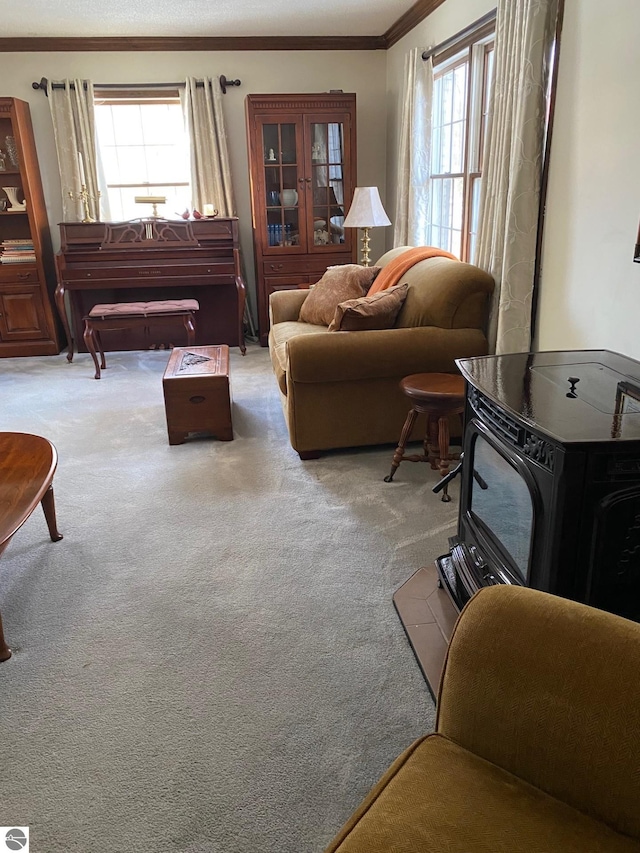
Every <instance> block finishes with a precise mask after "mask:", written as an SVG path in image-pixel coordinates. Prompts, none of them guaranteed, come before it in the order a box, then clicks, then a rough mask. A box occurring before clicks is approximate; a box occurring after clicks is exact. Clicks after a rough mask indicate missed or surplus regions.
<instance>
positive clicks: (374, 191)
mask: <svg viewBox="0 0 640 853" xmlns="http://www.w3.org/2000/svg"><path fill="white" fill-rule="evenodd" d="M343 224H344V227H345V228H376V227H377V226H380V225H391V220H390V219H389V217H388V216H387V214H386V213H385V211H384V207H383V206H382V202H381V201H380V193H379V192H378V187H356V188H355V192H354V193H353V201H352V202H351V207H350V208H349V213H347V218H346V219H345V220H344V223H343Z"/></svg>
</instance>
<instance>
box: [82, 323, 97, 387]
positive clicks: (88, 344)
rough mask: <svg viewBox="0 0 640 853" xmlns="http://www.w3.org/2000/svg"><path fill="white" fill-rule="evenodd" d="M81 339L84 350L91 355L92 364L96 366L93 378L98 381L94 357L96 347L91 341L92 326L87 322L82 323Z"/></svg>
mask: <svg viewBox="0 0 640 853" xmlns="http://www.w3.org/2000/svg"><path fill="white" fill-rule="evenodd" d="M82 337H83V338H84V343H85V346H86V348H87V349H88V350H89V352H90V353H91V358H92V359H93V363H94V364H95V366H96V374H95V377H94V378H95V379H100V365H99V364H98V356H97V355H96V345H95V342H94V340H93V326H92V324H91V322H90V321H89V320H85V321H84V334H83V336H82Z"/></svg>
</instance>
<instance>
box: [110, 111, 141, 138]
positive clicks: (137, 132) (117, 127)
mask: <svg viewBox="0 0 640 853" xmlns="http://www.w3.org/2000/svg"><path fill="white" fill-rule="evenodd" d="M110 109H111V113H112V116H113V131H114V137H115V144H116V145H142V141H143V140H142V121H141V119H140V105H139V104H134V105H132V106H124V105H115V106H112V107H110Z"/></svg>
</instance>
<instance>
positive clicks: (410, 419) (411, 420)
mask: <svg viewBox="0 0 640 853" xmlns="http://www.w3.org/2000/svg"><path fill="white" fill-rule="evenodd" d="M417 417H418V412H417V411H416V410H415V409H411V410H410V411H409V414H408V415H407V419H406V421H405V422H404V426H403V427H402V433H401V435H400V443H399V444H398V446H397V447H396V451H395V453H394V454H393V461H392V462H391V471H390V472H389V474H388V475H387V476H386V477H385V478H384V481H385V483H390V482H391V481H392V480H393V475H394V474H395V473H396V471H397V469H398V466H399V465H400V463H401V462H402V457H403V456H404V448H405V446H406V444H407V441H408V439H409V436H410V435H411V430H412V429H413V425H414V424H415V422H416V418H417Z"/></svg>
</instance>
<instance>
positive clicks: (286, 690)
mask: <svg viewBox="0 0 640 853" xmlns="http://www.w3.org/2000/svg"><path fill="white" fill-rule="evenodd" d="M167 360H168V353H166V352H146V353H111V354H108V365H109V367H108V369H107V370H106V371H105V372H104V374H103V378H102V379H101V380H100V381H95V380H94V379H93V378H92V376H93V370H92V366H91V364H90V359H89V357H88V356H87V355H79V356H76V360H75V361H74V363H73V364H71V365H69V364H67V362H66V360H65V357H64V355H60V356H58V357H53V358H31V359H4V360H0V429H2V430H14V431H23V432H33V433H38V434H40V435H44V436H46V437H48V438H50V439H51V440H52V441H53V442H54V444H55V445H56V446H57V448H58V452H59V465H58V472H57V474H56V477H55V480H54V485H55V494H56V504H57V510H58V522H59V527H60V530H61V531H62V532H63V533H64V539H63V540H62V541H61V542H59V543H55V544H54V543H52V542H51V541H50V540H49V539H48V536H47V529H46V525H45V522H44V517H43V516H42V513H40V512H39V511H36V513H34V514H33V515H32V516H31V518H30V519H29V520H28V521H27V523H26V524H25V525H24V527H23V528H22V530H20V531H19V533H18V534H17V535H16V536H15V537H14V539H13V541H12V542H11V544H10V545H9V547H8V549H7V550H6V552H5V554H4V555H3V557H2V559H1V560H0V609H1V611H2V615H3V618H4V622H5V633H6V636H7V639H8V642H9V644H10V645H11V646H12V647H13V648H14V649H15V653H14V656H13V657H12V658H11V660H9V661H8V662H6V663H4V664H0V754H1V755H2V770H1V774H0V824H2V825H9V824H11V825H16V826H21V825H29V826H30V827H31V844H32V849H33V850H34V851H46V852H47V853H58V851H60V853H62V851H65V853H66V851H74V853H111V851H113V850H141V851H144V853H178V851H179V853H205V851H207V853H209V851H212V852H213V851H215V852H216V853H302V851H310V853H316V851H321V850H322V849H323V847H324V845H325V844H326V843H328V841H329V840H330V838H331V837H332V836H333V834H334V833H335V832H336V831H337V829H338V828H339V826H340V825H341V823H342V822H343V821H344V820H345V818H346V817H347V816H348V814H349V813H350V812H351V810H352V809H353V808H354V807H355V806H356V805H357V803H358V802H359V801H360V799H361V798H362V797H363V796H364V794H365V792H366V791H367V790H368V788H369V787H370V786H371V785H372V784H373V783H374V782H375V781H376V779H377V778H378V776H380V775H381V774H382V772H383V771H384V770H385V769H386V767H387V766H388V764H389V763H390V762H391V761H392V760H393V759H394V757H395V756H396V755H397V754H398V753H399V752H400V751H401V750H402V749H404V747H406V746H407V745H408V744H409V743H410V742H411V741H412V740H413V739H414V738H415V737H417V736H418V735H420V734H422V733H423V732H425V731H428V730H429V729H431V728H432V726H433V704H432V701H431V698H430V695H429V691H428V689H427V687H426V684H425V682H424V681H423V679H422V677H421V674H420V671H419V668H418V666H417V664H416V661H415V659H414V657H413V654H412V652H411V650H410V647H409V645H408V643H407V640H406V638H405V635H404V632H403V630H402V626H401V624H400V622H399V620H398V618H397V616H396V613H395V610H394V607H393V604H392V594H393V592H394V590H395V589H396V588H397V587H398V586H399V585H400V584H401V583H403V582H404V580H406V579H407V578H408V577H409V576H410V575H411V574H412V573H413V572H414V571H415V570H416V569H417V568H419V567H420V566H422V565H424V564H426V563H428V562H430V561H431V560H433V558H434V557H435V556H437V555H438V554H440V553H442V552H443V551H445V550H446V543H447V537H448V536H449V535H451V534H452V533H453V532H454V531H455V520H456V501H455V500H454V501H452V502H451V503H450V504H443V503H441V501H440V500H439V498H438V497H437V496H435V495H433V494H432V493H431V491H430V487H431V485H433V483H434V482H435V477H436V474H435V472H432V471H431V470H430V469H429V468H428V466H426V465H412V464H409V463H404V464H403V465H401V467H400V469H399V471H398V473H397V475H396V480H395V481H394V482H393V483H391V484H387V483H384V482H383V477H384V475H385V474H387V473H388V469H389V463H390V459H391V455H392V452H393V448H391V447H386V448H381V449H380V448H376V449H370V450H359V451H347V452H335V453H332V454H327V455H326V456H324V457H323V458H321V459H319V460H317V461H311V462H304V463H303V462H301V461H300V459H299V458H298V456H297V454H296V453H294V451H293V450H292V449H291V447H290V446H289V444H288V441H287V436H286V429H285V425H284V420H283V417H282V412H281V410H280V404H279V400H278V395H277V391H276V385H275V381H274V379H273V376H272V375H271V370H270V366H269V362H268V354H267V352H266V350H264V349H260V348H259V347H257V346H255V345H254V346H250V347H249V351H248V353H247V356H246V357H245V358H242V357H241V356H240V355H239V353H238V352H237V351H236V350H234V351H232V359H231V371H232V386H233V395H234V408H233V419H234V428H235V436H236V437H235V440H234V441H233V442H229V443H223V442H218V441H215V440H212V439H198V440H193V441H190V442H188V443H187V444H184V445H181V446H175V447H170V446H169V445H168V443H167V437H166V426H165V420H164V407H163V398H162V384H161V377H162V373H163V370H164V367H165V365H166V362H167ZM452 494H453V496H454V498H455V497H457V486H454V487H453V489H452Z"/></svg>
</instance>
